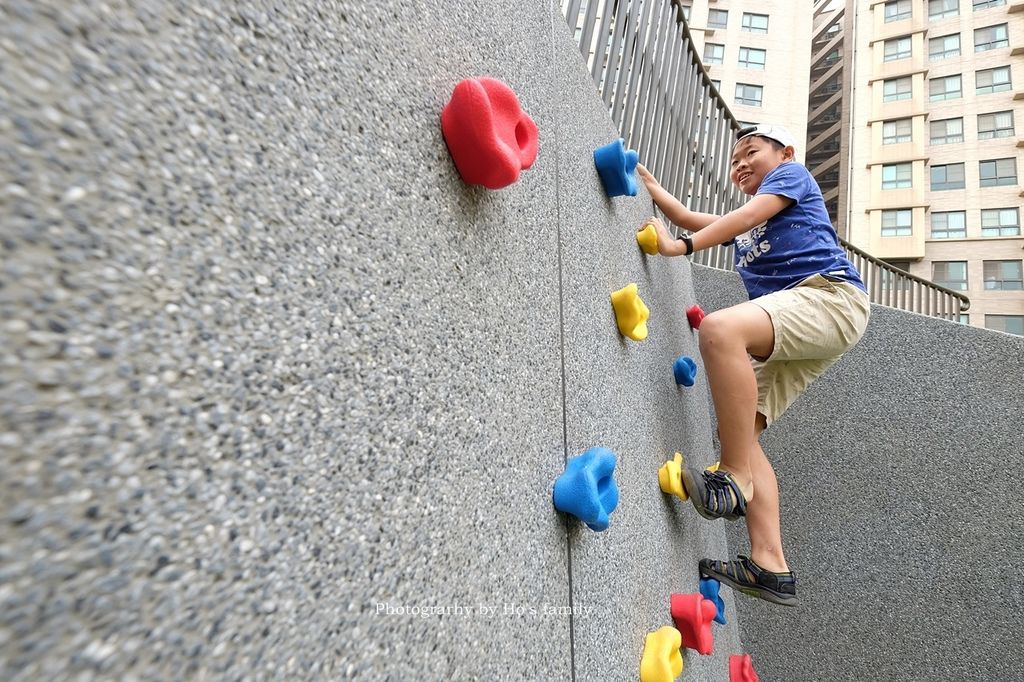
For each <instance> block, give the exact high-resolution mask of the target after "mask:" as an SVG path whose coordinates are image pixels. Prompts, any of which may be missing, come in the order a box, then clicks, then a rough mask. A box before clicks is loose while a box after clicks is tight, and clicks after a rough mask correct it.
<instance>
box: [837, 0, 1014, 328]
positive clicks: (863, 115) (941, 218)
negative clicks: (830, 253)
mask: <svg viewBox="0 0 1024 682" xmlns="http://www.w3.org/2000/svg"><path fill="white" fill-rule="evenodd" d="M1022 10H1024V2H1021V0H1016V1H1010V2H1008V1H1007V0H889V1H871V0H859V1H857V0H848V2H847V6H846V13H847V15H848V19H849V20H850V21H849V23H847V26H846V33H847V47H848V50H849V51H848V52H847V55H848V56H849V59H850V61H851V63H850V64H848V65H847V66H848V68H851V71H852V92H850V93H848V94H847V97H848V98H849V106H850V114H849V115H850V121H851V128H850V145H849V149H850V153H849V177H848V187H847V190H846V191H847V195H848V197H849V209H848V215H847V220H848V225H847V228H848V229H847V230H846V233H847V234H846V236H847V239H848V240H849V241H850V242H851V243H853V244H855V245H857V246H860V247H861V248H863V249H864V250H866V251H867V252H869V253H871V254H872V255H874V256H876V257H878V258H882V259H885V260H886V261H888V262H890V263H892V264H893V265H895V266H897V267H899V268H902V269H904V270H907V271H909V272H911V273H913V274H916V275H918V276H920V277H924V278H926V279H929V280H931V281H933V282H935V283H937V284H941V285H943V286H945V287H948V288H950V289H954V290H957V291H962V292H964V293H965V294H967V296H968V297H969V298H970V299H971V308H970V312H969V314H968V315H965V318H968V317H969V319H964V320H962V321H964V322H967V323H969V324H971V325H974V326H978V327H987V328H990V329H998V330H1001V331H1008V332H1013V333H1017V334H1024V292H1022V289H1024V287H1022V281H1024V276H1022V275H1024V273H1022V270H1024V261H1022V256H1024V253H1022V248H1024V238H1022V236H1021V197H1022V192H1021V188H1022V187H1021V178H1020V173H1021V172H1024V168H1022V165H1021V161H1022V155H1021V147H1022V146H1024V141H1022V138H1021V135H1020V132H1019V127H1021V126H1024V56H1022V55H1024V11H1022Z"/></svg>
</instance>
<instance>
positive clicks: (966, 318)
mask: <svg viewBox="0 0 1024 682" xmlns="http://www.w3.org/2000/svg"><path fill="white" fill-rule="evenodd" d="M958 322H960V324H962V325H964V326H968V325H970V324H971V316H970V315H968V314H967V313H960V319H959V320H958Z"/></svg>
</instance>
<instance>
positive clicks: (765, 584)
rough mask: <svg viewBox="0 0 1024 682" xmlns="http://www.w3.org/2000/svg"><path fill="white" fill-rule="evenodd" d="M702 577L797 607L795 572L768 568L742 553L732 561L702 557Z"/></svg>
mask: <svg viewBox="0 0 1024 682" xmlns="http://www.w3.org/2000/svg"><path fill="white" fill-rule="evenodd" d="M698 566H699V570H700V575H701V577H704V578H714V579H715V580H719V581H721V582H723V583H725V584H726V585H728V586H729V587H731V588H733V589H734V590H739V591H740V592H742V593H743V594H747V595H750V596H751V597H757V598H758V599H764V600H765V601H770V602H772V603H773V604H781V605H782V606H796V605H797V598H796V574H795V573H793V572H792V571H786V572H785V573H773V572H772V571H766V570H764V569H763V568H761V567H760V566H758V565H757V564H756V563H754V560H753V559H751V558H749V557H745V556H743V555H742V554H741V555H739V556H738V557H736V559H735V560H733V561H718V560H715V559H701V560H700V564H699V565H698Z"/></svg>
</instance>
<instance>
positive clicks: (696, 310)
mask: <svg viewBox="0 0 1024 682" xmlns="http://www.w3.org/2000/svg"><path fill="white" fill-rule="evenodd" d="M686 319H687V320H688V321H689V322H690V329H700V323H701V320H703V319H704V311H703V310H701V308H700V306H699V305H692V306H690V307H689V308H687V309H686Z"/></svg>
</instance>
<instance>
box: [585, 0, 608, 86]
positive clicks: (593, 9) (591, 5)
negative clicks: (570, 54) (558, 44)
mask: <svg viewBox="0 0 1024 682" xmlns="http://www.w3.org/2000/svg"><path fill="white" fill-rule="evenodd" d="M601 1H602V0H587V12H586V16H585V17H584V19H583V35H582V37H581V39H580V50H582V52H583V57H584V59H587V60H588V62H589V60H591V59H593V60H594V64H596V63H597V60H598V59H600V57H601V56H603V55H600V56H599V55H598V54H597V52H594V53H591V51H590V46H591V44H592V43H593V42H594V24H595V23H596V22H597V7H598V3H599V2H601ZM588 66H591V71H593V65H591V64H588Z"/></svg>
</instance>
